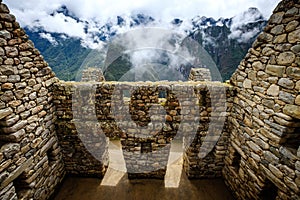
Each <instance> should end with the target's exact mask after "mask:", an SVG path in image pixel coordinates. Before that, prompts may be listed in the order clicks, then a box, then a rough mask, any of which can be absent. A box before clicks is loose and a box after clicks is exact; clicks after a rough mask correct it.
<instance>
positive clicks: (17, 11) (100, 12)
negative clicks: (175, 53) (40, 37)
mask: <svg viewBox="0 0 300 200" xmlns="http://www.w3.org/2000/svg"><path fill="white" fill-rule="evenodd" d="M3 2H4V3H6V4H7V5H8V7H9V8H10V10H11V12H12V13H13V14H14V15H15V16H16V17H17V20H18V21H19V22H20V23H21V25H22V26H23V27H24V26H29V27H36V26H39V27H43V28H44V30H46V31H47V32H50V33H51V32H57V33H64V34H66V35H69V36H74V37H80V38H85V37H86V34H85V33H84V24H83V23H78V22H77V21H76V20H73V19H71V18H69V17H66V16H64V15H63V14H56V15H54V16H50V14H51V13H53V11H55V10H56V9H57V8H60V7H61V6H62V5H65V6H67V7H68V9H69V10H70V11H71V12H72V13H74V14H75V15H76V16H77V17H78V18H80V19H81V20H83V21H88V22H89V24H90V25H89V26H91V27H89V28H92V23H93V21H97V22H98V23H100V25H101V24H105V23H106V22H107V21H108V20H116V16H118V15H127V16H128V15H130V14H132V13H133V14H134V13H143V14H148V15H150V16H152V17H153V18H155V20H157V21H160V22H162V23H168V22H170V21H171V20H172V19H174V18H180V19H183V20H184V19H191V18H193V17H195V16H197V15H199V16H206V17H213V18H215V19H218V18H220V17H224V18H231V17H233V16H235V15H238V14H239V13H242V12H243V11H246V10H247V9H248V8H249V7H256V8H258V9H259V10H260V11H261V12H262V14H263V15H264V17H265V18H269V16H270V15H271V13H272V11H273V10H274V8H275V7H276V5H277V4H278V2H279V0H185V1H184V0H125V1H124V0H3ZM95 19H96V20H95ZM44 36H45V37H50V35H47V34H44ZM50 39H51V38H50Z"/></svg>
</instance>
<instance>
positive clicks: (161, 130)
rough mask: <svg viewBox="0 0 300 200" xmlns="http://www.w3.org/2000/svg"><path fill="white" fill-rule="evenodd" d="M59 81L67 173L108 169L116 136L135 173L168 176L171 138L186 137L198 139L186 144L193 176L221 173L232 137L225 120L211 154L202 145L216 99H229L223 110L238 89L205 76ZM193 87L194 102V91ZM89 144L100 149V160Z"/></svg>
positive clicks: (59, 123) (188, 167) (131, 173)
mask: <svg viewBox="0 0 300 200" xmlns="http://www.w3.org/2000/svg"><path fill="white" fill-rule="evenodd" d="M55 87H56V89H55V94H54V102H55V104H56V108H57V121H56V125H57V130H58V131H57V134H58V137H59V141H60V144H61V146H62V149H63V156H64V161H65V167H66V170H67V173H72V174H82V175H87V174H93V175H94V174H98V175H99V176H101V175H103V174H104V172H105V169H106V167H107V160H108V157H107V156H108V154H107V145H108V138H110V139H120V140H121V144H122V149H123V155H124V158H125V163H126V168H127V171H128V175H129V178H137V177H138V178H142V177H143V178H149V177H150V178H163V177H164V175H165V171H166V166H167V161H168V157H169V152H170V143H171V141H172V140H176V141H177V142H181V143H182V142H183V137H184V138H185V141H189V142H190V143H192V145H190V144H188V145H186V146H185V152H186V153H185V154H184V166H185V170H186V172H187V174H188V176H189V177H191V178H199V177H202V178H204V177H218V176H219V177H220V176H221V170H222V167H223V166H224V156H225V152H226V151H225V150H226V144H227V138H228V132H226V133H222V128H223V124H221V125H220V127H217V126H215V127H214V128H215V130H216V129H219V135H217V134H215V135H213V134H212V135H211V138H209V141H210V142H211V143H213V142H214V144H215V143H216V142H217V141H218V139H219V137H221V139H220V140H219V142H218V144H217V145H216V147H215V148H214V150H213V151H212V152H211V153H210V155H209V156H207V157H205V158H203V159H201V160H199V158H198V153H199V149H197V148H198V147H199V146H200V144H202V142H203V140H204V138H205V137H206V135H207V134H208V128H209V123H210V119H211V112H212V107H211V104H210V99H211V98H215V99H223V100H224V102H223V104H222V103H220V104H219V105H217V106H219V108H218V107H217V108H215V110H216V112H217V111H219V110H221V111H222V108H224V107H225V106H226V105H225V104H226V92H227V93H228V95H230V91H232V90H230V87H228V86H226V85H224V84H220V83H219V84H218V83H209V84H207V83H201V82H187V83H176V82H155V83H151V82H148V83H145V82H139V83H129V82H128V83H125V82H124V83H117V82H107V83H106V82H104V83H102V84H100V83H91V82H89V83H76V84H74V83H67V82H59V83H55ZM209 87H211V88H214V89H216V88H223V89H224V88H225V89H226V90H225V89H224V94H222V93H221V95H220V92H219V91H217V92H214V93H213V94H214V95H215V97H212V95H211V94H210V93H209V92H210V90H212V89H210V90H209V89H208V88H209ZM91 88H94V89H91ZM182 91H185V92H184V93H183V94H182ZM180 92H181V93H180ZM193 93H195V95H194V100H195V101H194V102H193V101H191V97H190V94H193ZM160 97H162V98H160ZM72 99H73V100H72ZM88 102H89V103H88ZM193 103H194V104H193ZM114 106H115V108H114ZM197 106H199V109H198V112H197V109H195V107H197ZM221 107H222V108H221ZM78 108H79V109H78ZM161 111H162V112H161ZM224 112H225V113H226V110H224ZM225 115H226V114H225ZM224 121H225V119H224ZM193 124H195V129H194V130H193V129H191V127H192V125H193ZM215 130H214V131H215ZM215 132H216V133H217V131H215ZM183 134H184V135H183ZM221 135H222V136H221ZM82 141H83V142H82ZM87 149H88V150H89V151H90V152H97V155H96V157H97V158H99V159H98V161H97V160H96V159H94V158H92V157H91V156H92V155H90V154H89V153H88V152H87ZM94 156H95V155H94ZM87 160H88V161H89V162H87ZM99 160H100V162H99ZM101 161H102V162H101ZM74 163H76V164H74ZM199 166H200V167H199ZM208 166H209V167H208Z"/></svg>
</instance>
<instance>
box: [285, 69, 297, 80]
mask: <svg viewBox="0 0 300 200" xmlns="http://www.w3.org/2000/svg"><path fill="white" fill-rule="evenodd" d="M286 74H287V75H288V76H289V77H291V78H295V79H300V69H299V68H298V67H288V68H287V70H286Z"/></svg>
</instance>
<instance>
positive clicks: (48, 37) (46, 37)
mask: <svg viewBox="0 0 300 200" xmlns="http://www.w3.org/2000/svg"><path fill="white" fill-rule="evenodd" d="M40 36H41V38H44V39H46V40H48V41H49V42H50V43H51V44H53V45H58V42H57V41H56V40H55V39H54V38H53V37H52V36H51V34H50V33H40Z"/></svg>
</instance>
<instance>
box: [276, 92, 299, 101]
mask: <svg viewBox="0 0 300 200" xmlns="http://www.w3.org/2000/svg"><path fill="white" fill-rule="evenodd" d="M295 98H296V97H295V95H293V94H291V93H288V92H283V91H280V92H279V99H280V100H282V101H284V102H286V103H289V104H293V103H294V101H295Z"/></svg>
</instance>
